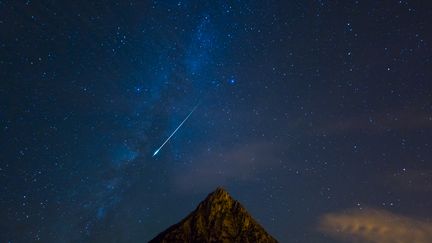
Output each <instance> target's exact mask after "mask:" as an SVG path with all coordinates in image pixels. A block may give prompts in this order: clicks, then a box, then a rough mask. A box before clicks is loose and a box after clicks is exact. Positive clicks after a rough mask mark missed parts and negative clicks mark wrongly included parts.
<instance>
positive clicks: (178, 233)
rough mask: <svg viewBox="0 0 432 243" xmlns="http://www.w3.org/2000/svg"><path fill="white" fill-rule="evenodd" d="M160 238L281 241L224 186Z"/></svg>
mask: <svg viewBox="0 0 432 243" xmlns="http://www.w3.org/2000/svg"><path fill="white" fill-rule="evenodd" d="M150 242H151V243H159V242H227V243H228V242H246V243H248V242H251V243H252V242H254V243H255V242H277V241H276V240H275V239H274V238H273V237H272V236H270V235H269V234H268V233H267V232H266V231H265V230H264V228H263V227H261V226H260V225H259V224H258V223H257V222H256V221H255V220H254V219H253V218H252V217H251V216H250V215H249V213H248V212H247V211H246V209H245V208H244V207H243V206H242V205H241V204H240V203H239V202H238V201H236V200H234V199H233V198H232V197H231V196H230V195H229V194H228V193H227V192H226V191H225V190H224V189H223V188H220V187H219V188H217V189H216V190H215V191H214V192H212V193H210V194H209V195H208V196H207V198H206V199H205V200H204V201H202V202H201V203H200V204H199V205H198V207H197V208H196V209H195V211H193V212H192V213H190V214H189V215H188V216H187V217H186V218H184V219H183V220H182V221H180V222H179V223H177V224H175V225H173V226H171V227H169V228H168V229H167V230H165V231H163V232H162V233H160V234H159V235H157V236H156V237H155V238H154V239H153V240H151V241H150Z"/></svg>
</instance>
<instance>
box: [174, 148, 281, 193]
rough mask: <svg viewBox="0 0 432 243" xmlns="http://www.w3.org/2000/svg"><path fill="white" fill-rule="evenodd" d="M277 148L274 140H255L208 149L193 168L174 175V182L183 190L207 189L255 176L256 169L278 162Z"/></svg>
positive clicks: (250, 178)
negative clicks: (227, 146)
mask: <svg viewBox="0 0 432 243" xmlns="http://www.w3.org/2000/svg"><path fill="white" fill-rule="evenodd" d="M276 150H277V149H276V148H275V146H274V145H273V144H271V143H266V142H254V143H251V144H244V145H242V146H237V147H233V148H224V149H222V150H221V151H210V152H208V151H207V152H205V153H203V154H201V155H199V156H198V157H197V158H196V160H195V162H194V165H193V166H191V167H190V169H187V170H182V172H181V173H178V174H177V175H176V176H175V178H174V183H175V186H176V187H177V188H178V189H181V190H190V189H191V188H193V189H195V190H208V189H209V188H212V187H215V186H219V185H226V184H227V183H230V182H232V181H234V180H236V181H248V180H253V179H254V178H255V177H254V176H255V175H256V174H257V173H260V172H262V171H264V170H266V168H271V167H272V166H274V165H276V163H278V161H279V160H278V157H277V154H276V153H275V151H276Z"/></svg>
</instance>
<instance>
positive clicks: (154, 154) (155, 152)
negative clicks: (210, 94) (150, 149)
mask: <svg viewBox="0 0 432 243" xmlns="http://www.w3.org/2000/svg"><path fill="white" fill-rule="evenodd" d="M198 105H199V103H198V104H197V105H196V106H195V107H194V108H193V109H192V111H191V112H190V113H189V115H187V117H186V118H185V119H184V120H183V121H182V122H181V123H180V125H178V127H177V128H176V129H175V130H174V132H172V133H171V135H170V136H169V137H168V138H167V139H166V140H165V142H163V144H162V145H161V146H160V147H159V148H158V149H156V151H154V153H153V156H152V157H155V156H156V155H157V154H158V153H159V151H160V150H161V149H162V147H163V146H164V145H165V144H166V143H167V142H168V141H169V140H170V138H171V137H172V136H173V135H174V134H175V133H176V132H177V130H179V129H180V127H181V126H182V125H183V123H185V122H186V120H187V119H188V118H189V117H190V116H191V115H192V113H193V112H194V111H195V110H196V108H197V107H198Z"/></svg>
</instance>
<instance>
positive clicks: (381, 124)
mask: <svg viewBox="0 0 432 243" xmlns="http://www.w3.org/2000/svg"><path fill="white" fill-rule="evenodd" d="M430 128H432V116H431V115H430V114H429V113H425V112H418V111H403V110H399V111H394V112H381V113H379V112H376V113H373V114H370V115H360V116H355V117H347V118H344V119H341V120H338V119H334V120H331V121H328V122H327V123H323V124H322V125H321V128H320V130H322V131H324V132H326V133H331V134H334V133H336V134H337V133H345V132H357V131H359V130H360V131H366V132H370V133H382V132H386V131H389V130H406V131H410V130H419V129H430Z"/></svg>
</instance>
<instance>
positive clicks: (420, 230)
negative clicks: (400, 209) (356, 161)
mask: <svg viewBox="0 0 432 243" xmlns="http://www.w3.org/2000/svg"><path fill="white" fill-rule="evenodd" d="M318 229H319V230H320V231H321V232H323V233H325V234H329V235H330V236H332V237H334V238H337V239H342V240H346V241H348V242H361V243H363V242H364V243H366V242H368V243H414V242H415V243H431V242H432V223H429V222H425V221H421V220H418V219H413V218H409V217H405V216H400V215H396V214H393V213H390V212H387V211H383V210H374V209H366V210H352V211H348V212H343V213H332V214H326V215H324V216H323V217H321V219H320V222H319V225H318Z"/></svg>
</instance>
